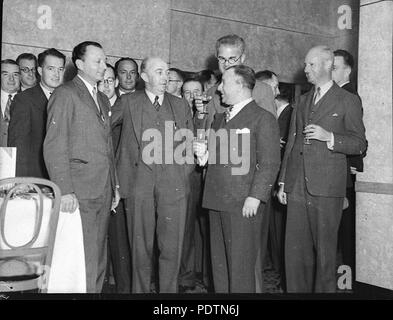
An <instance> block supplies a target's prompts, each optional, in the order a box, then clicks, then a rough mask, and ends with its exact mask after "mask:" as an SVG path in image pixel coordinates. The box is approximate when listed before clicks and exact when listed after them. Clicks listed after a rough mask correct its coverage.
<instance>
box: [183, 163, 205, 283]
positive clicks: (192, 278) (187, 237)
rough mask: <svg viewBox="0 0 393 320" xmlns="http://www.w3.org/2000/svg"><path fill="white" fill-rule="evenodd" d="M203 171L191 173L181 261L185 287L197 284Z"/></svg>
mask: <svg viewBox="0 0 393 320" xmlns="http://www.w3.org/2000/svg"><path fill="white" fill-rule="evenodd" d="M201 174H202V173H201V172H197V171H195V170H194V171H193V172H192V173H191V179H190V184H191V192H190V195H189V201H188V208H187V216H186V223H185V227H184V241H183V250H182V258H181V263H180V272H179V284H180V285H181V286H185V287H194V286H195V284H196V270H195V265H196V246H195V245H196V241H195V240H196V233H195V231H196V226H197V219H198V210H200V202H201V201H200V200H201V188H202V181H201V179H202V175H201Z"/></svg>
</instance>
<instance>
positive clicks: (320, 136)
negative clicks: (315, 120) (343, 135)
mask: <svg viewBox="0 0 393 320" xmlns="http://www.w3.org/2000/svg"><path fill="white" fill-rule="evenodd" d="M303 133H304V134H305V137H306V138H307V139H315V140H319V141H330V139H331V137H332V135H331V132H329V131H326V130H325V129H324V128H322V127H321V126H318V125H316V124H309V125H308V126H307V127H305V128H304V131H303Z"/></svg>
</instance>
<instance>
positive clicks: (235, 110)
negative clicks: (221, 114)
mask: <svg viewBox="0 0 393 320" xmlns="http://www.w3.org/2000/svg"><path fill="white" fill-rule="evenodd" d="M252 100H253V98H248V99H246V100H243V101H241V102H238V103H236V104H234V105H233V107H232V111H230V113H229V114H230V116H229V120H231V119H232V118H234V117H235V116H236V115H237V114H238V113H239V112H240V111H241V110H242V109H243V108H244V107H245V106H246V105H248V104H249V103H250V102H251V101H252Z"/></svg>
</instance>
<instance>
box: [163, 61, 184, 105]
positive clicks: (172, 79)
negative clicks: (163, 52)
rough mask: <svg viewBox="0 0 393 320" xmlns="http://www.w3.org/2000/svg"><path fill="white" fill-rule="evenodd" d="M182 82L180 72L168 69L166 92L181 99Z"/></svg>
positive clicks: (182, 78)
mask: <svg viewBox="0 0 393 320" xmlns="http://www.w3.org/2000/svg"><path fill="white" fill-rule="evenodd" d="M183 82H184V77H183V73H182V71H181V70H179V69H177V68H169V71H168V83H167V85H166V92H168V93H170V94H173V95H174V96H176V97H179V98H182V94H181V88H182V86H183Z"/></svg>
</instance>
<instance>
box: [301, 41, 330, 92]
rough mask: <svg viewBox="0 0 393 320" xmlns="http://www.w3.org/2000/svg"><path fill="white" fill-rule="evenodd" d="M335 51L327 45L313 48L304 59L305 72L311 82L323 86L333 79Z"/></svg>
mask: <svg viewBox="0 0 393 320" xmlns="http://www.w3.org/2000/svg"><path fill="white" fill-rule="evenodd" d="M333 62H334V54H333V51H332V50H331V49H330V48H329V47H327V46H316V47H313V48H311V49H310V50H309V51H308V53H307V55H306V58H305V61H304V72H305V73H306V76H307V79H308V81H309V82H310V83H312V84H314V85H316V86H321V85H323V84H325V83H326V82H328V81H330V80H331V79H332V68H333Z"/></svg>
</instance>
